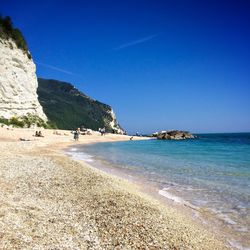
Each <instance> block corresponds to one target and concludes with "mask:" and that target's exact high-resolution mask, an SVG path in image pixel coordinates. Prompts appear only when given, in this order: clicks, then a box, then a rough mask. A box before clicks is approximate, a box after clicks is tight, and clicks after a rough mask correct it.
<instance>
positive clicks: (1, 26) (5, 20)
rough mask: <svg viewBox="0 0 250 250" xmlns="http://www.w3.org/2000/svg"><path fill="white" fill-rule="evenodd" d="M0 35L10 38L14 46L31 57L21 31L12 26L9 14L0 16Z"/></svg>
mask: <svg viewBox="0 0 250 250" xmlns="http://www.w3.org/2000/svg"><path fill="white" fill-rule="evenodd" d="M0 37H1V38H3V39H12V40H13V41H14V42H15V43H16V46H17V47H18V48H19V49H22V50H23V51H25V52H26V53H27V55H28V57H29V58H31V55H30V54H29V52H28V46H27V43H26V41H25V39H24V37H23V34H22V32H21V31H20V30H19V29H17V28H14V26H13V23H12V20H11V18H10V17H9V16H6V17H2V16H0Z"/></svg>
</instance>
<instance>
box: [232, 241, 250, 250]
mask: <svg viewBox="0 0 250 250" xmlns="http://www.w3.org/2000/svg"><path fill="white" fill-rule="evenodd" d="M228 243H229V244H230V245H231V246H232V247H234V248H237V249H239V250H250V248H249V247H243V246H242V245H240V244H239V243H238V242H237V241H235V240H228Z"/></svg>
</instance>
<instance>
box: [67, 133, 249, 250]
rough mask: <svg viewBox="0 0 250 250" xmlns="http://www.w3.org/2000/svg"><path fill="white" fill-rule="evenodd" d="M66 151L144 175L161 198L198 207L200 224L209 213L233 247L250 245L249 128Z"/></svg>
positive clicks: (93, 162) (130, 173)
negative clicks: (235, 131) (184, 138)
mask: <svg viewBox="0 0 250 250" xmlns="http://www.w3.org/2000/svg"><path fill="white" fill-rule="evenodd" d="M68 154H70V155H71V156H73V157H74V158H76V159H82V160H84V161H87V162H88V163H90V164H91V165H92V166H94V167H100V166H104V168H103V169H106V170H108V169H110V171H111V170H112V171H113V172H115V173H118V172H120V173H123V176H127V177H128V178H132V179H133V178H134V179H141V180H144V183H146V185H151V186H152V187H156V189H155V190H157V195H161V196H162V197H164V199H168V200H171V201H172V202H174V203H177V204H178V203H180V204H184V205H186V206H189V207H190V208H191V209H194V210H195V211H200V212H198V215H197V216H198V217H200V218H203V219H204V223H207V222H206V219H208V218H213V219H212V220H214V221H213V223H212V224H213V225H214V226H215V227H217V228H221V229H222V230H221V231H222V232H225V237H226V239H227V241H228V243H229V244H230V245H231V246H232V248H234V249H242V250H249V249H250V133H218V134H198V135H197V138H196V139H189V140H179V141H176V140H142V141H124V142H106V143H96V144H89V145H87V146H86V145H84V146H74V147H71V148H70V149H69V150H68ZM112 171H111V172H112ZM208 215H209V216H208ZM205 218H206V219H205Z"/></svg>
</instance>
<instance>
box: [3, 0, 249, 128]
mask: <svg viewBox="0 0 250 250" xmlns="http://www.w3.org/2000/svg"><path fill="white" fill-rule="evenodd" d="M0 12H1V14H2V15H9V16H11V17H12V19H13V22H14V24H15V26H17V27H19V28H20V29H21V30H22V32H23V34H24V36H25V38H26V40H27V42H28V45H29V48H30V51H31V53H32V56H33V59H34V61H35V63H36V64H37V75H38V76H39V77H43V78H50V79H58V80H63V81H68V82H70V83H72V84H73V85H75V86H76V87H77V88H79V89H80V90H81V91H83V92H84V93H86V94H87V95H89V96H91V97H93V98H94V99H97V100H99V101H102V102H105V103H107V104H110V105H111V106H112V107H113V108H114V110H115V112H116V114H117V117H118V120H119V122H120V123H121V125H122V126H123V127H124V128H125V129H126V130H127V131H129V132H131V133H133V132H136V131H139V132H143V133H147V132H154V131H157V130H163V129H164V130H165V129H184V130H190V131H192V132H240V131H250V59H249V58H250V50H249V49H250V32H249V30H250V1H236V0H235V1H230V0H228V1H219V0H217V1H212V0H211V1H192V0H190V1H185V0H183V1H178V0H177V1H173V0H170V1H168V0H166V1H160V0H158V1H157V0H154V1H153V0H152V1H147V0H143V1H136V0H134V1H132V0H131V1H130V0H126V1H104V0H102V1H101V0H100V1H94V0H93V1H87V0H86V1H76V0H71V1H57V0H54V1H51V0H50V1H47V0H43V1H27V0H22V1H17V0H0Z"/></svg>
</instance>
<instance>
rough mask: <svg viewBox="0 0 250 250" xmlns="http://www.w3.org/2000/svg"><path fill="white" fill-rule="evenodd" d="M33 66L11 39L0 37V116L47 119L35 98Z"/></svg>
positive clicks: (35, 88)
mask: <svg viewBox="0 0 250 250" xmlns="http://www.w3.org/2000/svg"><path fill="white" fill-rule="evenodd" d="M35 71H36V66H35V64H34V62H33V60H32V59H31V58H30V56H28V54H27V53H26V52H24V51H23V50H21V49H19V48H17V46H16V43H15V42H13V41H12V40H11V39H2V38H0V117H4V118H7V119H9V118H11V117H13V116H16V117H19V116H25V115H27V114H28V113H29V114H32V115H36V116H39V117H40V118H42V119H44V120H47V117H46V115H45V114H44V112H43V109H42V106H41V105H40V103H39V101H38V98H37V93H36V92H37V87H38V82H37V77H36V73H35Z"/></svg>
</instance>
